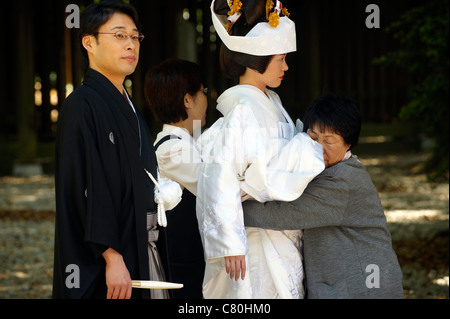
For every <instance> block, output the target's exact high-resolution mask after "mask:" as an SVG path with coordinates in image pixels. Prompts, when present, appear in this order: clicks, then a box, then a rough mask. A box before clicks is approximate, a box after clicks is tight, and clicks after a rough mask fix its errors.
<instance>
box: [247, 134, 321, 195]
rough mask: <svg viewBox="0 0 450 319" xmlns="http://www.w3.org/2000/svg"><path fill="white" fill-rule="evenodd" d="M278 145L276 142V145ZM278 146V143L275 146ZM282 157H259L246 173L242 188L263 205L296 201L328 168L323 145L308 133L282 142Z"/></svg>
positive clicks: (280, 144)
mask: <svg viewBox="0 0 450 319" xmlns="http://www.w3.org/2000/svg"><path fill="white" fill-rule="evenodd" d="M272 143H274V141H273V142H272ZM274 144H275V143H274ZM278 144H279V145H278V146H277V145H275V146H272V147H279V151H278V154H276V155H275V156H274V157H272V158H264V157H263V156H260V157H258V158H257V159H256V160H255V161H254V162H253V163H252V164H251V165H250V167H249V168H248V169H247V170H246V172H245V180H243V181H242V182H241V189H242V190H243V191H244V192H245V193H247V194H248V195H250V196H251V197H253V198H254V199H256V200H257V201H259V202H262V203H263V202H267V201H274V200H280V201H293V200H295V199H297V198H298V197H300V195H301V194H302V193H303V191H304V190H305V188H306V186H307V185H308V183H309V182H310V181H311V180H312V179H313V178H314V177H315V176H317V175H318V174H319V173H320V172H322V171H323V170H324V169H325V164H324V161H323V151H322V146H321V145H320V144H319V143H317V142H315V141H313V140H312V139H311V138H310V137H309V135H308V134H306V133H298V134H297V135H295V136H294V138H293V139H292V140H290V141H286V140H283V139H280V140H279V141H278Z"/></svg>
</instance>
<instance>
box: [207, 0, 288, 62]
mask: <svg viewBox="0 0 450 319" xmlns="http://www.w3.org/2000/svg"><path fill="white" fill-rule="evenodd" d="M215 1H216V0H213V1H212V3H211V15H212V21H213V24H214V28H215V29H216V32H217V34H218V35H219V37H220V39H221V40H222V42H223V43H224V44H225V46H226V47H227V48H228V49H229V50H231V51H236V52H241V53H245V54H250V55H257V56H269V55H275V54H285V53H289V52H294V51H297V43H296V34H295V23H294V22H293V21H292V20H290V19H289V18H288V16H289V12H288V11H287V9H286V8H283V6H282V4H281V2H280V1H278V0H277V1H276V4H275V6H274V1H273V0H267V4H266V20H267V22H259V23H258V24H256V25H255V26H254V27H253V28H252V29H251V30H250V31H249V32H248V33H247V35H245V36H235V35H230V34H229V31H230V30H231V28H232V27H233V24H234V23H236V21H237V20H239V18H240V17H241V15H242V12H241V9H242V2H241V1H240V0H228V1H227V2H228V6H229V7H230V11H229V12H228V15H223V14H217V13H216V12H215V11H214V3H215ZM272 9H273V12H271V13H270V11H271V10H272ZM282 15H283V16H282Z"/></svg>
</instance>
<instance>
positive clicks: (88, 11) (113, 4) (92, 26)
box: [79, 0, 141, 62]
mask: <svg viewBox="0 0 450 319" xmlns="http://www.w3.org/2000/svg"><path fill="white" fill-rule="evenodd" d="M117 12H119V13H123V14H126V15H128V16H129V17H130V18H131V19H133V21H134V24H136V27H137V28H138V30H140V29H141V26H140V23H139V17H138V14H137V11H136V9H135V8H134V7H133V6H132V5H130V4H127V3H123V2H122V1H120V0H103V1H101V2H100V3H92V4H90V5H88V6H87V7H86V8H85V9H84V10H83V12H82V13H81V19H80V22H81V23H80V29H79V43H80V46H81V53H82V55H83V57H84V58H85V59H86V60H85V62H88V54H87V51H86V49H85V48H84V47H83V45H82V44H81V41H82V39H83V37H84V36H85V35H94V36H97V32H98V30H99V29H100V27H101V26H102V25H104V24H105V23H106V22H108V20H109V19H110V18H111V16H112V15H113V14H114V13H117Z"/></svg>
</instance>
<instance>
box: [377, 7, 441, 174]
mask: <svg viewBox="0 0 450 319" xmlns="http://www.w3.org/2000/svg"><path fill="white" fill-rule="evenodd" d="M448 22H449V1H448V0H432V1H426V2H425V4H423V5H420V6H418V7H415V8H413V9H410V10H409V11H407V12H406V13H404V14H403V15H402V16H401V17H400V19H399V20H398V21H396V22H394V23H392V24H391V25H390V26H389V28H387V32H389V33H392V34H393V37H394V39H396V40H398V41H399V44H400V49H399V50H397V51H394V52H389V53H387V54H386V55H384V56H381V57H379V58H377V59H376V60H375V61H374V62H375V63H376V64H379V65H384V66H392V65H394V66H399V67H403V68H406V69H407V70H408V74H409V77H410V78H409V81H410V85H409V92H408V94H409V96H408V100H409V102H408V103H407V104H406V105H404V106H403V107H402V109H401V110H400V114H399V118H400V119H403V120H410V119H416V120H418V121H419V123H420V125H422V126H423V128H421V129H423V132H425V133H426V134H427V135H429V137H431V138H433V139H434V141H435V146H434V149H433V156H432V157H431V159H430V160H429V161H428V162H427V163H426V164H425V166H424V169H425V171H426V172H427V173H428V177H429V178H430V179H431V180H433V181H442V180H448V178H449V68H448V67H449V57H448V43H449V23H448Z"/></svg>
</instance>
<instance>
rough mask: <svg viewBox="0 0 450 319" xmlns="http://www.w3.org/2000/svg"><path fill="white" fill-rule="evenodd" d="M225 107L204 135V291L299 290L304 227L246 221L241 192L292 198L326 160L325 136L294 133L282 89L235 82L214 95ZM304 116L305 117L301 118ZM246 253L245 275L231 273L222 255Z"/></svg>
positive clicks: (200, 210)
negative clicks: (258, 225)
mask: <svg viewBox="0 0 450 319" xmlns="http://www.w3.org/2000/svg"><path fill="white" fill-rule="evenodd" d="M217 102H218V105H217V109H218V110H219V111H220V112H221V113H222V114H223V118H221V119H219V120H218V121H217V122H216V123H215V124H213V125H212V127H211V128H210V129H208V130H207V131H206V132H205V133H203V134H202V136H201V137H200V139H199V143H200V144H201V146H202V156H203V161H204V163H203V165H202V169H201V173H200V176H199V180H198V185H197V219H198V223H199V228H200V234H201V237H202V242H203V247H204V252H205V259H206V269H205V277H204V281H203V294H204V298H231V299H235V298H264V299H266V298H283V299H287V298H302V297H303V287H302V280H303V266H302V262H301V257H300V253H299V243H300V236H301V232H300V231H274V230H264V229H259V228H250V227H247V228H246V227H245V226H244V220H243V212H242V204H241V195H242V194H244V193H245V194H248V196H250V197H252V198H254V199H256V200H258V201H260V202H265V201H271V200H282V201H292V200H294V199H296V198H298V197H299V196H300V195H301V194H302V192H303V190H304V189H305V187H306V186H307V184H308V183H309V182H310V181H311V180H312V179H313V178H314V177H315V176H316V175H317V174H319V173H320V172H321V171H322V170H323V169H324V168H325V166H324V163H323V153H322V147H321V146H320V144H318V143H316V142H314V141H313V140H312V139H311V138H310V137H309V136H308V135H307V134H305V133H297V132H296V127H295V125H294V123H293V122H292V120H291V118H290V117H289V115H288V114H287V112H286V111H285V109H284V108H283V106H282V104H281V101H280V99H279V97H278V95H277V94H276V93H275V92H273V91H271V90H267V91H266V94H264V92H262V91H261V90H259V89H258V88H256V87H254V86H250V85H238V86H235V87H232V88H230V89H228V90H227V91H225V92H224V93H223V94H222V95H221V96H220V97H219V98H218V100H217ZM300 123H301V122H300ZM236 255H246V264H247V272H246V276H245V279H244V280H241V279H239V280H238V281H235V280H234V279H233V280H231V279H230V278H229V275H228V274H227V273H226V271H225V259H224V257H225V256H236Z"/></svg>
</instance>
